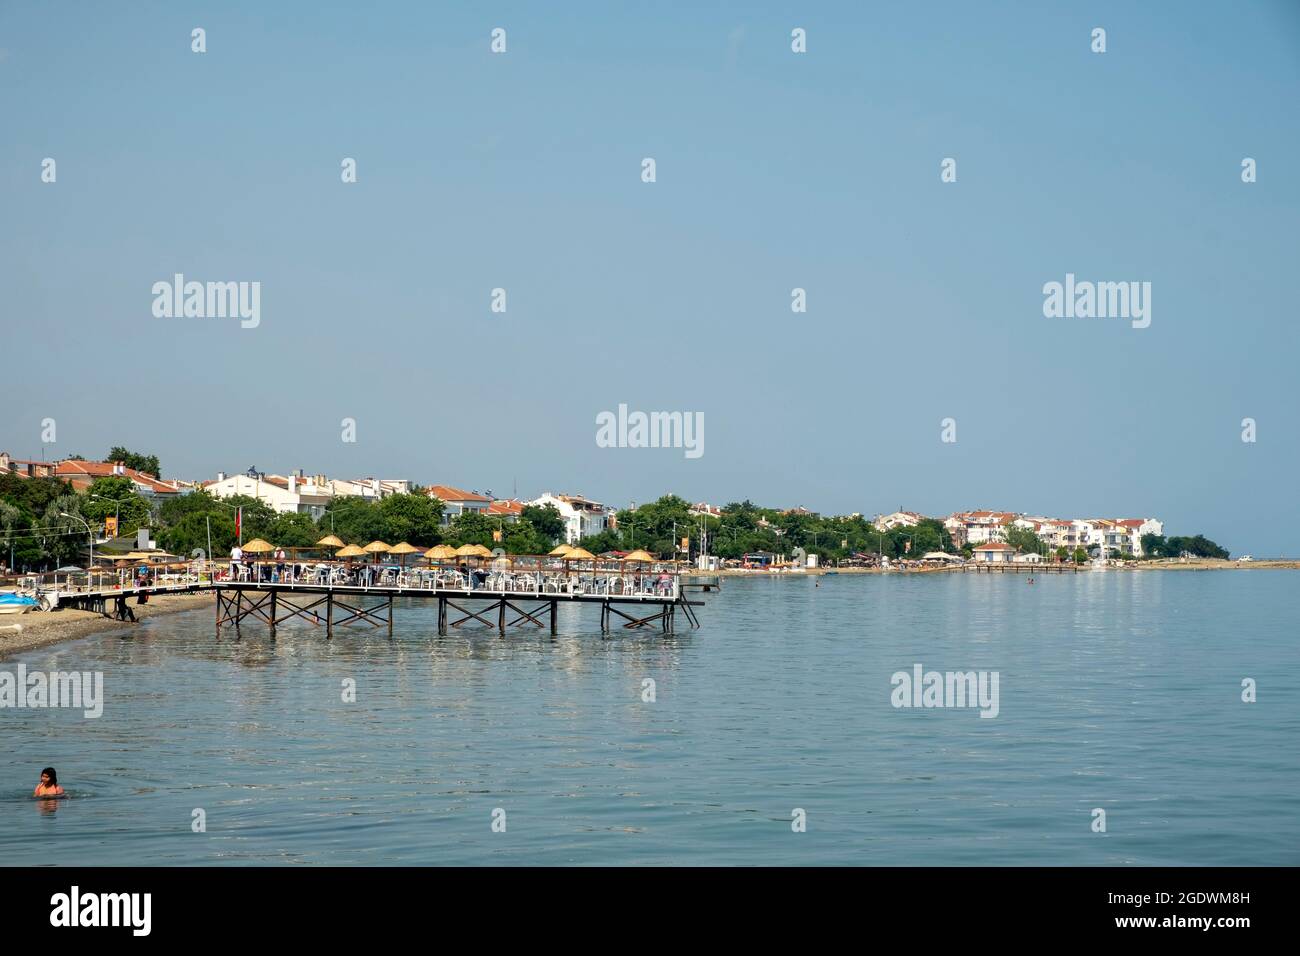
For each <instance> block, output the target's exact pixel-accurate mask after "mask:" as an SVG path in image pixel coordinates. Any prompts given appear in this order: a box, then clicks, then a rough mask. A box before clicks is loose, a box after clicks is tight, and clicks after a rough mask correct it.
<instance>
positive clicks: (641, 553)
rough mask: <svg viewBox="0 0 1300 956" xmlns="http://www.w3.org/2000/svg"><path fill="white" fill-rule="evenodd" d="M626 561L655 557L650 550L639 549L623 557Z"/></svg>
mask: <svg viewBox="0 0 1300 956" xmlns="http://www.w3.org/2000/svg"><path fill="white" fill-rule="evenodd" d="M623 560H624V561H654V560H655V559H654V557H653V556H652V555H651V554H650V552H648V551H643V550H641V549H639V548H638V549H637V550H636V551H633V552H632V553H631V554H629V555H627V556H626V557H624V558H623Z"/></svg>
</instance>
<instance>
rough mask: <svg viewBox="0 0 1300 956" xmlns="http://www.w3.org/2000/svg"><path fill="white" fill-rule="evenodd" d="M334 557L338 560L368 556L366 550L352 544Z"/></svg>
mask: <svg viewBox="0 0 1300 956" xmlns="http://www.w3.org/2000/svg"><path fill="white" fill-rule="evenodd" d="M334 556H335V557H336V558H364V557H365V556H366V549H365V548H358V547H357V546H356V545H355V544H350V545H348V546H347V547H346V548H344V549H343V550H342V551H339V552H338V553H337V554H335V555H334Z"/></svg>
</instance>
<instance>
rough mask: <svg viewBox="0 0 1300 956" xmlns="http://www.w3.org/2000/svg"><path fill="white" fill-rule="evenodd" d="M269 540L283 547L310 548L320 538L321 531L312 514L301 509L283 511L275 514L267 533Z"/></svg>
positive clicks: (266, 536)
mask: <svg viewBox="0 0 1300 956" xmlns="http://www.w3.org/2000/svg"><path fill="white" fill-rule="evenodd" d="M262 537H265V538H266V540H267V541H270V542H271V543H272V544H275V545H279V546H280V547H283V548H310V547H313V546H314V545H315V544H316V542H317V541H319V540H320V538H321V535H320V532H319V531H317V530H316V523H315V522H314V521H312V520H311V515H308V514H303V513H302V512H300V511H289V512H282V513H281V514H278V515H276V516H275V520H274V521H273V522H271V527H270V528H269V529H268V531H267V534H265V535H263V536H262Z"/></svg>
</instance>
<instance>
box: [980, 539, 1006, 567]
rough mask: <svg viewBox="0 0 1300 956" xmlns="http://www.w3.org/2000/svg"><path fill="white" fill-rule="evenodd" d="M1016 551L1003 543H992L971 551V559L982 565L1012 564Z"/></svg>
mask: <svg viewBox="0 0 1300 956" xmlns="http://www.w3.org/2000/svg"><path fill="white" fill-rule="evenodd" d="M1015 554H1016V549H1015V548H1013V547H1011V545H1009V544H1003V543H1002V542H1001V541H990V542H989V543H988V544H981V545H980V546H979V547H977V548H972V549H971V557H972V558H973V559H974V560H975V561H976V562H978V563H980V564H1010V563H1011V562H1012V560H1013V559H1014V558H1015Z"/></svg>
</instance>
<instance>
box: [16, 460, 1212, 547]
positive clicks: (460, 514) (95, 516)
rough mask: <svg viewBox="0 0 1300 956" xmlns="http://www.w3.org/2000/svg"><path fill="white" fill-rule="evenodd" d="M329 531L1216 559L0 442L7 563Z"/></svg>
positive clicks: (1080, 521) (1129, 531)
mask: <svg viewBox="0 0 1300 956" xmlns="http://www.w3.org/2000/svg"><path fill="white" fill-rule="evenodd" d="M237 525H238V527H237ZM142 530H143V531H144V534H143V535H142V534H141V531H142ZM331 534H332V535H334V536H336V537H337V538H339V539H340V540H342V541H343V542H345V543H347V544H365V543H366V542H369V541H374V540H383V541H387V542H398V541H405V542H407V543H409V544H411V545H414V546H416V547H420V548H425V547H433V546H434V545H437V544H450V545H454V546H459V545H462V544H481V545H484V546H485V547H488V548H500V549H502V550H504V551H505V552H506V553H509V554H544V553H546V552H548V551H549V550H551V548H552V547H554V546H555V545H557V544H559V543H567V544H571V545H572V544H576V543H577V542H579V541H581V542H582V546H583V547H584V548H585V549H587V550H588V551H590V552H592V553H595V554H607V553H615V554H619V553H623V552H628V551H632V550H635V549H638V548H640V549H644V550H647V551H649V552H651V553H652V554H655V555H656V556H659V557H662V558H680V559H683V560H687V561H691V562H693V563H696V564H697V565H698V566H700V567H704V568H717V567H728V566H745V567H766V566H771V565H777V566H780V565H787V564H791V563H798V564H804V563H808V564H821V565H827V564H839V565H866V566H870V565H872V564H876V563H880V562H883V561H887V560H888V561H897V560H905V561H906V560H923V559H925V558H926V557H927V556H929V557H930V559H931V560H943V559H944V558H945V557H960V558H964V559H967V560H974V561H980V562H989V563H1003V562H1020V561H1028V562H1037V561H1062V562H1063V561H1070V562H1076V563H1083V562H1086V561H1089V560H1093V559H1097V558H1110V559H1113V560H1129V561H1148V560H1153V559H1160V558H1170V557H1174V558H1177V557H1188V556H1191V557H1198V558H1228V557H1229V553H1228V551H1226V550H1225V549H1223V548H1221V547H1219V546H1218V545H1217V544H1215V543H1214V542H1213V541H1210V540H1208V539H1206V538H1205V537H1203V536H1201V535H1194V536H1189V537H1180V536H1170V537H1167V536H1166V535H1165V533H1164V524H1163V522H1161V521H1160V520H1159V519H1157V518H1152V517H1087V518H1054V517H1047V516H1041V515H1030V514H1024V513H1020V512H1012V511H990V510H975V511H961V512H955V513H953V514H950V515H947V516H926V515H922V514H919V513H917V512H913V511H903V510H899V511H895V512H892V513H889V514H879V515H876V516H875V517H873V518H867V517H865V516H864V515H862V514H858V513H854V514H849V515H829V516H828V515H821V514H818V513H817V512H814V511H809V510H807V509H805V508H803V507H786V508H768V507H760V506H758V505H755V504H753V503H751V502H750V501H748V500H746V501H740V502H732V503H730V504H726V505H721V506H718V505H712V504H709V503H706V502H698V503H694V504H692V503H691V502H689V501H687V500H686V499H684V498H680V497H678V496H676V495H672V494H668V495H665V496H663V497H661V498H659V499H658V500H657V501H653V502H648V503H643V504H640V505H637V504H636V503H635V502H630V503H629V504H628V505H627V507H624V508H614V507H611V506H609V505H606V504H604V503H602V502H600V501H597V500H594V499H592V498H588V497H586V496H585V495H582V494H557V493H552V492H550V491H546V492H543V493H542V494H540V495H537V496H536V497H533V498H530V499H527V500H520V499H517V498H500V497H496V496H494V495H493V494H492V493H491V491H483V492H480V491H477V490H465V489H463V488H458V487H456V486H453V485H447V484H428V485H420V484H417V483H415V482H413V481H410V480H407V479H391V478H352V479H338V478H328V477H326V476H325V475H323V474H308V473H306V472H305V471H303V470H301V469H300V470H297V471H293V472H291V473H289V474H268V473H266V472H262V471H259V470H257V469H256V468H249V469H247V470H246V471H244V472H240V473H229V474H228V473H225V472H218V473H217V474H216V475H215V477H213V478H210V479H195V480H186V479H180V478H163V477H162V468H161V465H160V463H159V460H158V458H157V456H155V455H142V454H138V453H135V452H132V451H129V450H127V449H126V448H123V447H115V448H112V449H111V450H110V451H109V453H108V454H107V455H106V456H105V457H104V458H103V459H88V458H86V457H84V456H72V457H69V458H64V459H61V460H59V461H30V460H22V459H17V458H13V457H11V456H10V455H9V454H8V453H7V452H0V548H2V549H3V551H2V552H0V564H3V565H4V566H5V569H6V570H7V571H11V572H13V571H43V570H50V569H53V568H57V567H60V566H65V565H69V564H84V563H85V561H86V560H87V558H88V556H89V555H88V552H89V548H90V544H91V542H92V541H93V544H94V549H95V552H96V554H98V555H103V556H104V557H110V556H111V555H113V554H114V553H127V552H131V551H134V550H137V549H138V548H139V547H140V546H141V544H142V542H144V541H146V540H147V542H148V544H149V545H150V546H151V547H157V548H158V549H160V550H161V551H164V552H166V553H168V554H172V555H178V556H181V557H189V556H191V555H193V554H195V553H196V552H202V553H203V554H206V555H209V556H214V557H215V556H219V555H221V554H224V553H225V552H227V551H229V549H230V548H231V547H233V546H234V545H235V544H236V543H237V541H239V540H240V539H243V540H250V539H252V538H263V539H266V540H267V541H270V542H273V543H274V544H276V545H278V546H281V547H285V548H311V547H313V546H315V545H316V543H317V542H318V541H319V540H320V539H321V538H322V536H323V535H331Z"/></svg>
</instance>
